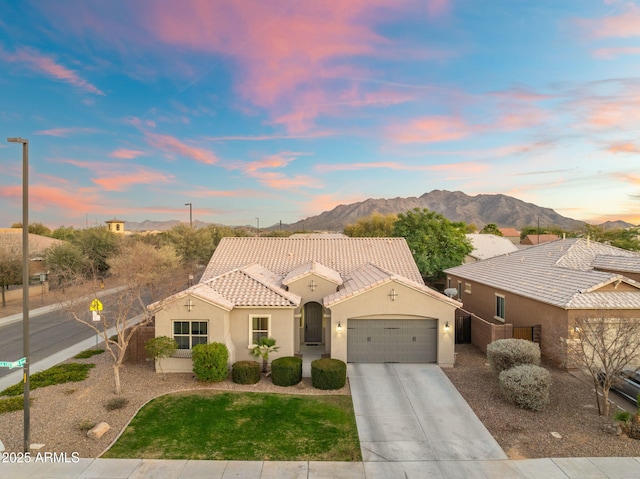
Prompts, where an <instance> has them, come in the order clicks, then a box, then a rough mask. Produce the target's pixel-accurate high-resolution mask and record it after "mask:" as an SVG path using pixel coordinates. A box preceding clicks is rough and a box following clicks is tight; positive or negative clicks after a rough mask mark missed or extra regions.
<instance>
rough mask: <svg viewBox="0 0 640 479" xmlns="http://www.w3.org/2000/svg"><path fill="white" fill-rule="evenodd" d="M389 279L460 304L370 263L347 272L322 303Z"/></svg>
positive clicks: (352, 294)
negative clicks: (340, 285) (338, 288)
mask: <svg viewBox="0 0 640 479" xmlns="http://www.w3.org/2000/svg"><path fill="white" fill-rule="evenodd" d="M391 281H397V282H398V283H400V284H403V285H405V286H408V287H410V288H413V289H416V290H418V291H421V292H423V293H427V294H428V295H430V296H432V297H434V298H435V299H438V300H440V301H444V302H446V303H450V304H452V305H453V306H456V307H459V306H460V305H461V303H459V302H458V301H456V300H454V299H451V298H449V297H447V296H445V295H444V294H441V293H439V292H438V291H435V290H433V289H431V288H429V287H427V286H425V285H424V283H416V282H415V281H411V280H409V279H407V278H404V277H402V276H399V275H397V274H394V273H392V272H389V271H385V270H384V269H382V268H380V267H378V266H376V265H374V264H370V263H368V264H365V265H363V266H361V267H360V268H358V269H357V270H354V271H352V272H351V273H349V275H348V277H347V278H346V280H345V282H344V284H343V285H342V287H341V288H340V290H339V291H337V292H335V293H332V294H330V295H329V296H325V297H324V298H323V304H324V306H325V307H327V308H328V307H331V306H333V305H334V304H336V303H339V302H341V301H344V300H346V299H348V298H352V297H354V296H357V295H359V294H361V293H364V292H365V291H368V290H370V289H373V288H375V287H377V286H380V285H382V284H385V283H389V282H391Z"/></svg>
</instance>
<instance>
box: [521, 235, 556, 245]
mask: <svg viewBox="0 0 640 479" xmlns="http://www.w3.org/2000/svg"><path fill="white" fill-rule="evenodd" d="M559 239H560V237H559V236H558V235H552V234H543V235H536V234H533V235H527V236H525V237H524V239H523V240H522V241H520V244H524V245H529V246H531V245H534V244H542V243H548V242H550V241H556V240H559Z"/></svg>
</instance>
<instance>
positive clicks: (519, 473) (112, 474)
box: [0, 457, 640, 479]
mask: <svg viewBox="0 0 640 479" xmlns="http://www.w3.org/2000/svg"><path fill="white" fill-rule="evenodd" d="M66 459H67V460H68V461H71V457H67V458H66ZM239 477H240V478H244V479H289V478H290V479H330V478H337V479H394V478H398V479H427V478H434V479H454V478H460V479H476V478H477V479H569V478H570V479H574V478H575V479H584V478H593V479H597V478H602V479H607V478H609V479H632V478H640V458H629V457H620V458H615V457H595V458H593V457H592V458H558V459H525V460H520V461H511V460H493V461H413V462H364V463H363V462H321V461H291V462H284V461H283V462H263V461H186V460H185V461H183V460H176V461H163V460H156V459H79V460H78V462H77V463H72V462H67V463H55V462H51V461H49V462H32V463H29V464H11V463H3V462H0V478H2V479H50V478H59V479H107V478H108V479H147V478H162V479H200V478H202V479H205V478H206V479H230V478H239Z"/></svg>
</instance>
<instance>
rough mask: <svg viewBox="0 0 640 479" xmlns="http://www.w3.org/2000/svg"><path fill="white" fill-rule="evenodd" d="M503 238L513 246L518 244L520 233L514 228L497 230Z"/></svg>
mask: <svg viewBox="0 0 640 479" xmlns="http://www.w3.org/2000/svg"><path fill="white" fill-rule="evenodd" d="M498 230H500V233H502V236H503V237H504V238H507V239H508V240H509V241H511V242H512V243H513V244H520V231H518V230H517V229H515V228H498Z"/></svg>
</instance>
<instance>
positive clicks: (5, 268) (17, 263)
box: [0, 248, 22, 308]
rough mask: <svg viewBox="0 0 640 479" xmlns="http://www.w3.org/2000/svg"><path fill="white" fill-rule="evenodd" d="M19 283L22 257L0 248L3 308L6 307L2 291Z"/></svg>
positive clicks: (0, 282)
mask: <svg viewBox="0 0 640 479" xmlns="http://www.w3.org/2000/svg"><path fill="white" fill-rule="evenodd" d="M20 283H22V255H21V254H20V253H16V252H14V251H8V250H5V249H2V248H0V289H1V290H2V307H3V308H4V307H6V306H7V302H6V300H5V297H4V290H5V289H6V288H8V287H9V286H11V285H12V284H20Z"/></svg>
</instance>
